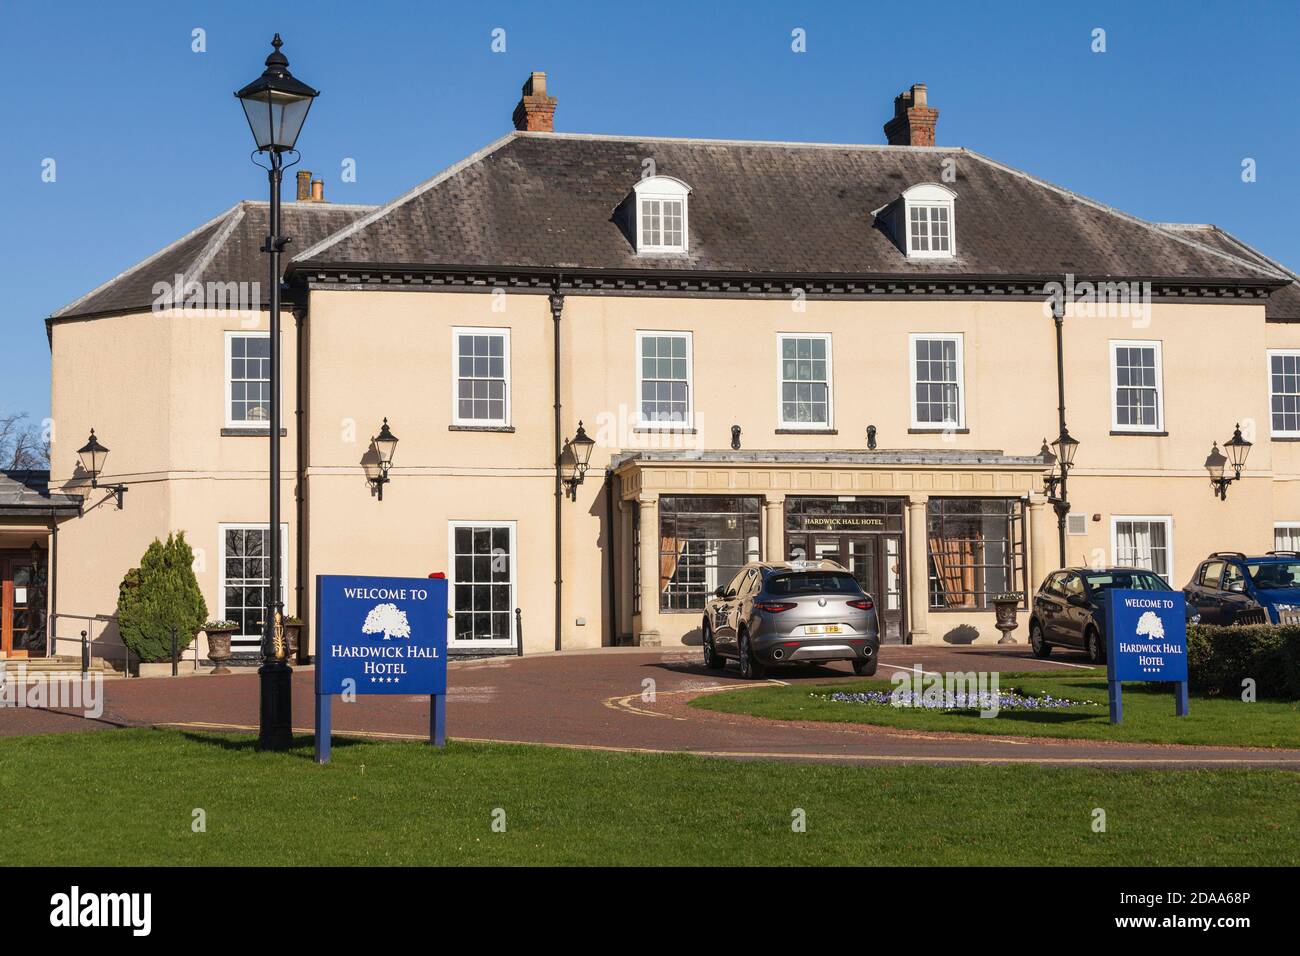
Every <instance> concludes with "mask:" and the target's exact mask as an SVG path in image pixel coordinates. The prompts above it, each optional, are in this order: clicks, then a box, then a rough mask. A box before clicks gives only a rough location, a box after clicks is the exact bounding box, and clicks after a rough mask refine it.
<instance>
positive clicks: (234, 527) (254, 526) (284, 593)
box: [214, 521, 302, 650]
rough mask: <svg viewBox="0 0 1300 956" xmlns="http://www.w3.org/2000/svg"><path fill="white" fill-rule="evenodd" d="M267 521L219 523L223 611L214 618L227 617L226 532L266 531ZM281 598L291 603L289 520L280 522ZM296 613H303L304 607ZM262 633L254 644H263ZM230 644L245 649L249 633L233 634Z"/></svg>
mask: <svg viewBox="0 0 1300 956" xmlns="http://www.w3.org/2000/svg"><path fill="white" fill-rule="evenodd" d="M267 526H268V525H267V522H265V521H222V522H218V524H217V556H218V557H217V560H218V561H219V562H220V564H219V565H218V566H217V607H219V608H220V609H221V613H220V614H217V615H214V619H216V620H221V619H226V620H228V618H226V532H227V531H265V530H266V528H267ZM280 600H281V601H282V602H284V604H285V605H286V606H288V604H289V522H287V521H281V522H280ZM295 613H297V614H299V615H301V614H302V608H298V609H297V610H296V611H295ZM261 640H262V635H260V634H258V635H257V638H256V641H254V646H256V647H260V646H261ZM230 646H231V648H232V649H233V650H244V649H246V648H247V647H248V646H249V642H248V635H245V634H232V635H231V636H230Z"/></svg>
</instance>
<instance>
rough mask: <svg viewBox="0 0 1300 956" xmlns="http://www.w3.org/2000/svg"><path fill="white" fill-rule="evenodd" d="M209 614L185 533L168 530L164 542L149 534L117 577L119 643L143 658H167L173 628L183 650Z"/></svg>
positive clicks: (142, 659) (168, 657) (165, 659)
mask: <svg viewBox="0 0 1300 956" xmlns="http://www.w3.org/2000/svg"><path fill="white" fill-rule="evenodd" d="M207 617H208V606H207V603H206V602H205V601H204V600H203V594H202V593H201V592H200V591H199V582H198V579H197V578H196V577H195V576H194V552H193V551H192V550H190V546H189V545H188V544H187V543H186V541H185V533H184V532H183V531H182V532H180V533H178V534H169V535H168V536H167V543H166V544H164V543H163V542H161V541H159V540H158V539H157V538H155V539H154V541H153V544H151V545H149V548H148V549H147V550H146V551H145V553H144V557H143V558H141V559H140V567H138V568H132V569H131V570H130V571H128V572H126V576H125V577H123V578H122V584H121V586H120V587H119V588H118V596H117V627H118V630H119V631H120V632H121V634H122V643H124V644H125V645H126V646H127V647H129V648H130V649H131V650H132V651H133V652H134V653H135V655H136V656H137V657H138V658H139V659H140V660H141V661H144V662H146V663H153V662H160V661H169V660H171V655H172V628H176V647H177V649H178V650H180V651H183V650H184V649H185V648H186V647H188V646H189V645H190V642H191V641H193V640H194V636H195V635H196V634H197V633H198V632H199V630H200V629H201V628H202V627H203V622H204V621H205V620H207Z"/></svg>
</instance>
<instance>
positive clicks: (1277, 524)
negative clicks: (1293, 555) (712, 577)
mask: <svg viewBox="0 0 1300 956" xmlns="http://www.w3.org/2000/svg"><path fill="white" fill-rule="evenodd" d="M1281 528H1294V529H1295V530H1296V532H1297V534H1296V537H1300V518H1297V519H1295V520H1294V521H1274V522H1273V548H1272V550H1274V551H1276V550H1279V549H1278V546H1277V533H1278V530H1279V529H1281ZM1281 550H1283V551H1285V550H1289V549H1287V548H1283V549H1281Z"/></svg>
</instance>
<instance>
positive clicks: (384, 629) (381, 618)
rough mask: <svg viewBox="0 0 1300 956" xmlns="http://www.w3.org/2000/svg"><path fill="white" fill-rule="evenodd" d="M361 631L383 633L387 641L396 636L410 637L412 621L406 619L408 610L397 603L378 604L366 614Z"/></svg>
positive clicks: (363, 632) (364, 632)
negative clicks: (404, 609)
mask: <svg viewBox="0 0 1300 956" xmlns="http://www.w3.org/2000/svg"><path fill="white" fill-rule="evenodd" d="M361 633H362V634H383V635H384V640H386V641H390V640H392V639H393V638H395V637H410V636H411V622H410V621H408V620H407V619H406V612H405V611H403V610H402V609H401V608H399V607H398V606H397V605H396V604H376V605H375V606H374V607H372V608H371V609H370V613H369V614H367V615H366V623H365V624H363V625H361Z"/></svg>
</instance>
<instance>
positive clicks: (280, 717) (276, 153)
mask: <svg viewBox="0 0 1300 956" xmlns="http://www.w3.org/2000/svg"><path fill="white" fill-rule="evenodd" d="M281 46H283V41H282V40H281V39H280V34H278V33H277V34H276V35H275V38H274V39H273V40H272V41H271V47H272V50H271V55H270V56H268V57H267V58H266V69H265V70H264V71H263V73H262V75H261V76H259V77H258V78H257V79H256V80H254V81H253V82H252V83H249V84H248V85H247V86H245V87H244V88H243V89H241V90H239V91H238V92H237V93H235V96H237V97H238V98H239V101H240V103H241V105H242V106H243V107H244V116H245V117H246V118H247V120H248V127H249V129H250V130H251V131H252V133H253V140H254V142H255V143H256V144H257V149H256V150H255V152H257V153H266V154H267V161H268V165H267V166H265V167H263V168H265V169H266V171H267V179H268V181H269V183H270V191H271V201H270V206H269V211H268V229H267V233H268V234H267V237H266V245H264V246H263V247H262V251H263V252H265V253H267V255H268V256H269V257H270V286H271V289H270V291H271V302H270V313H271V316H270V318H271V321H270V326H271V329H270V331H271V350H270V351H271V355H270V364H271V395H270V405H271V409H270V416H269V417H270V422H269V425H270V427H269V429H268V431H269V432H270V439H271V462H270V482H271V493H270V497H271V500H270V516H269V517H270V521H269V523H268V530H267V539H268V541H269V551H270V555H269V557H270V564H271V567H270V574H269V581H268V582H267V583H268V587H267V590H266V608H265V611H264V613H263V616H262V666H261V667H260V668H258V675H259V677H260V680H261V722H260V730H259V733H258V746H259V747H262V748H264V749H267V750H283V749H286V748H287V747H289V745H290V744H291V743H292V742H293V731H292V725H291V723H290V717H291V713H290V701H291V697H290V694H291V684H290V681H291V680H292V677H293V673H292V670H291V669H290V667H289V662H288V660H287V655H286V652H285V641H284V631H283V628H282V625H281V616H282V612H283V610H284V606H283V601H282V600H281V597H280V586H281V573H280V570H281V569H280V385H281V382H280V254H281V253H282V252H283V251H284V247H285V246H286V245H287V244H288V243H289V239H288V238H287V237H285V236H282V235H280V184H281V181H282V180H283V176H284V158H285V157H284V154H285V153H287V152H292V151H293V150H294V144H295V143H297V142H298V134H299V133H300V132H302V125H303V122H304V121H305V120H306V119H307V111H308V110H310V109H311V104H312V100H314V99H315V98H316V97H317V96H318V95H319V93H318V92H317V91H316V90H314V89H312V88H311V87H310V86H308V85H307V84H305V83H303V82H301V81H300V80H297V79H295V78H294V76H293V74H291V73H290V72H289V60H288V58H287V57H285V55H284V54H283V53H281V52H280V47H281ZM258 165H259V166H260V165H261V164H260V163H258Z"/></svg>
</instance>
